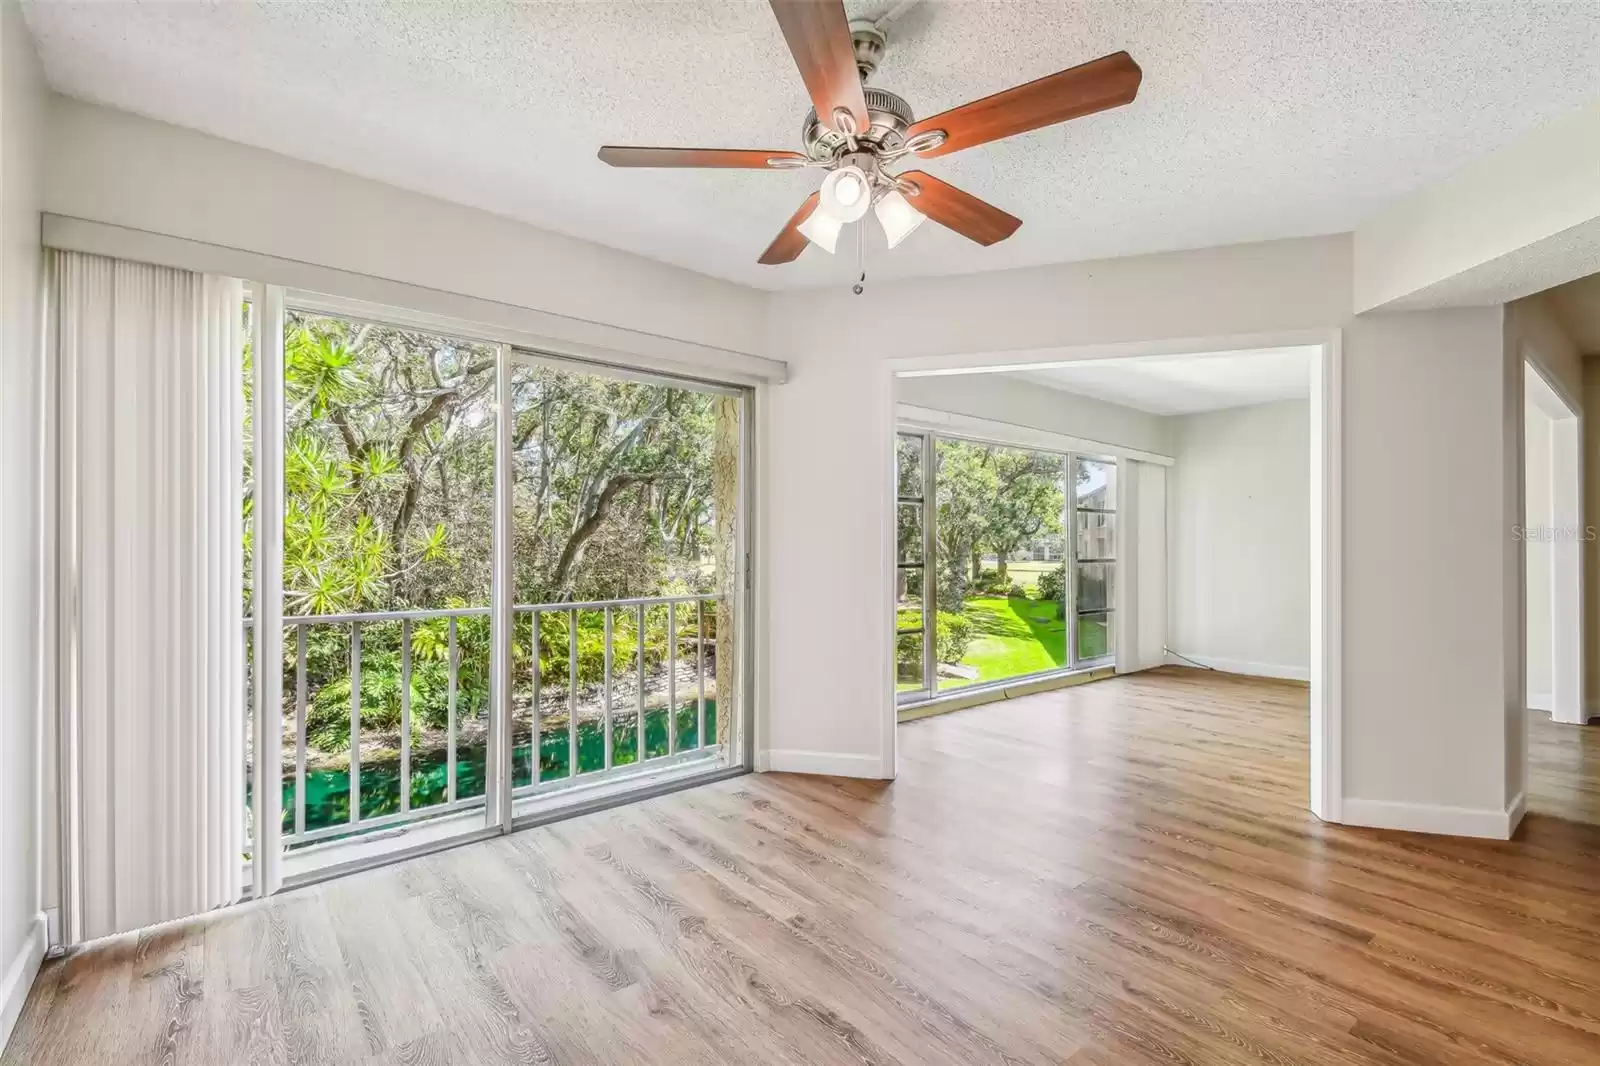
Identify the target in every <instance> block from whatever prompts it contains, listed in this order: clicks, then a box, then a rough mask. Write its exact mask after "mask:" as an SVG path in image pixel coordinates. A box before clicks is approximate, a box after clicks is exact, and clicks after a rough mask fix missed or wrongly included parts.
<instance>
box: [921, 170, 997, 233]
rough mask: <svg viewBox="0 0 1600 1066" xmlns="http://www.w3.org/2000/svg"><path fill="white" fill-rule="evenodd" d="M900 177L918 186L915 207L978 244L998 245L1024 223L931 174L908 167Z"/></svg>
mask: <svg viewBox="0 0 1600 1066" xmlns="http://www.w3.org/2000/svg"><path fill="white" fill-rule="evenodd" d="M897 177H899V178H901V179H903V180H905V181H909V182H912V183H914V184H915V185H916V186H917V194H916V195H915V196H912V197H910V201H911V206H912V207H914V208H916V209H917V210H918V211H921V212H922V213H923V214H925V215H927V216H928V217H929V218H931V219H933V220H934V221H935V222H937V223H939V225H941V226H944V227H947V228H948V229H953V230H955V231H956V232H957V233H959V234H961V235H962V236H963V237H966V238H967V239H968V240H974V241H977V242H978V243H979V244H996V243H998V242H1000V241H1003V240H1005V239H1006V238H1007V237H1009V236H1011V235H1012V234H1013V233H1015V232H1017V227H1018V226H1020V225H1022V219H1020V218H1018V217H1016V216H1015V215H1008V214H1006V213H1005V212H1004V211H1002V210H1000V209H999V208H998V207H996V206H994V205H993V204H990V203H985V202H984V201H982V200H980V199H978V198H977V197H976V196H973V195H972V194H971V193H967V192H962V191H961V190H960V189H958V188H956V187H955V186H954V185H947V184H945V183H944V182H942V181H940V180H939V179H938V178H936V177H934V176H933V175H932V174H929V173H926V172H924V171H921V170H908V171H906V172H905V173H904V174H899V175H897Z"/></svg>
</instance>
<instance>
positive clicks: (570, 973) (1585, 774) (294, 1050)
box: [3, 669, 1600, 1066]
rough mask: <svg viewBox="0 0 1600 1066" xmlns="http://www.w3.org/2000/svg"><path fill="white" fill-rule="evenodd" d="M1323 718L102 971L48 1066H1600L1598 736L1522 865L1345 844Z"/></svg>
mask: <svg viewBox="0 0 1600 1066" xmlns="http://www.w3.org/2000/svg"><path fill="white" fill-rule="evenodd" d="M1306 696H1307V693H1306V690H1305V689H1304V688H1303V687H1300V686H1295V685H1291V684H1287V683H1280V682H1270V681H1255V680H1243V679H1236V678H1229V677H1225V676H1220V675H1214V674H1204V673H1201V672H1198V671H1188V670H1176V669H1165V670H1161V671H1156V672H1152V673H1149V674H1141V675H1138V676H1135V677H1128V678H1119V679H1114V680H1109V681H1105V682H1100V683H1097V684H1093V685H1085V686H1082V687H1079V688H1072V689H1066V690H1064V691H1060V692H1054V693H1047V694H1043V695H1036V696H1030V697H1027V698H1025V699H1019V700H1015V701H1010V702H1006V703H1002V704H998V705H994V706H990V707H986V708H980V709H974V710H969V711H962V712H959V713H956V714H951V715H946V716H942V717H939V718H932V719H927V720H925V721H920V722H916V723H913V724H909V725H905V726H902V727H901V730H900V738H901V752H902V755H901V765H902V774H901V777H900V779H899V780H898V781H896V782H895V783H894V784H893V785H885V784H874V783H868V782H860V781H843V780H833V779H827V778H820V777H805V776H792V775H777V774H772V775H760V776H756V775H752V776H748V777H744V778H740V779H737V780H734V781H729V782H723V783H720V784H716V785H712V786H708V787H705V788H700V789H697V790H694V791H691V792H685V793H680V794H678V795H674V796H669V797H665V798H661V799H655V800H650V801H646V802H643V803H639V804H637V805H634V806H630V807H626V808H622V809H618V810H615V811H611V812H607V813H604V814H600V815H595V816H591V817H585V818H581V819H576V820H573V821H568V822H564V823H561V824H557V825H553V826H548V827H545V828H542V829H536V830H531V831H527V832H522V833H517V834H513V835H511V836H508V837H505V838H501V839H497V840H495V841H492V842H488V843H479V844H473V845H470V846H466V847H462V848H458V849H456V850H453V851H450V852H445V853H441V854H438V855H435V856H431V857H428V858H424V859H418V860H413V861H411V862H407V863H403V864H399V865H395V866H391V867H388V868H385V869H382V870H377V871H373V872H370V873H365V874H360V875H357V876H353V877H349V878H346V879H343V880H341V881H338V882H334V883H329V884H325V885H321V886H318V887H315V888H310V889H306V890H302V891H298V892H292V893H288V894H284V895H281V896H279V897H276V898H274V899H271V900H267V901H263V902H261V903H256V904H250V905H246V906H242V907H238V908H234V909H231V910H227V911H222V912H217V913H214V914H212V915H209V916H206V917H204V918H201V919H196V920H192V921H188V922H182V923H176V924H173V925H171V926H167V927H164V928H161V929H158V930H155V931H151V932H148V933H145V934H142V935H137V936H128V937H123V938H119V939H115V940H111V941H106V942H102V943H99V944H96V945H93V946H92V947H90V948H88V949H85V950H83V951H81V952H79V953H77V954H75V955H73V956H72V957H70V958H68V959H67V960H65V961H63V962H59V963H53V964H50V965H49V966H48V967H47V968H46V969H45V971H44V972H43V973H42V975H41V978H40V980H39V982H38V984H37V985H36V987H35V989H34V991H33V994H32V996H31V997H30V999H29V1002H28V1004H27V1006H26V1008H25V1011H24V1015H23V1017H22V1019H21V1021H20V1023H19V1026H18V1029H17V1031H16V1034H15V1036H14V1038H13V1040H12V1042H11V1046H10V1047H9V1049H8V1050H7V1051H6V1053H5V1055H4V1056H3V1062H4V1063H5V1066H13V1064H21V1063H32V1064H38V1066H54V1064H58V1063H60V1064H72V1066H82V1064H95V1063H116V1064H119V1066H121V1064H130V1063H146V1062H150V1063H155V1062H160V1063H175V1064H183V1063H197V1064H206V1066H217V1064H224V1066H231V1064H234V1063H257V1062H259V1063H301V1064H306V1063H356V1064H377V1063H502V1062H518V1063H671V1064H683V1063H702V1062H703V1063H763V1064H765V1063H794V1064H800V1063H807V1064H810V1063H888V1062H899V1063H908V1064H951V1066H955V1064H968V1063H980V1062H984V1063H987V1062H1004V1063H1063V1062H1065V1063H1073V1064H1085V1063H1105V1064H1118V1066H1122V1064H1141V1063H1222V1064H1234V1063H1277V1064H1283V1063H1302V1062H1303V1063H1326V1064H1341V1066H1345V1064H1351V1063H1384V1064H1416V1063H1449V1064H1477V1063H1596V1062H1600V895H1597V890H1600V828H1597V827H1596V825H1595V824H1594V823H1595V822H1596V821H1597V818H1596V814H1597V809H1600V802H1597V796H1600V792H1597V784H1600V759H1597V755H1596V753H1597V751H1600V744H1597V742H1596V741H1594V740H1593V739H1591V738H1592V737H1594V736H1596V735H1597V734H1596V732H1595V731H1592V730H1584V729H1577V728H1570V727H1560V726H1552V725H1551V724H1550V723H1549V721H1548V719H1547V718H1543V716H1540V717H1539V718H1536V719H1535V720H1534V721H1533V722H1532V734H1533V740H1534V747H1533V751H1534V766H1535V772H1534V775H1533V785H1534V789H1535V791H1534V795H1533V797H1532V800H1531V801H1530V806H1531V808H1532V813H1530V814H1529V815H1528V817H1527V819H1526V822H1525V825H1524V828H1523V830H1522V832H1521V833H1520V835H1519V837H1518V839H1517V840H1515V841H1513V842H1510V843H1493V842H1483V841H1469V840H1457V839H1448V838H1442V837H1427V836H1417V835H1409V834H1398V833H1382V832H1375V831H1366V830H1357V829H1346V828H1338V827H1330V826H1324V825H1322V824H1320V823H1319V822H1317V820H1316V819H1315V818H1313V817H1312V816H1311V815H1310V814H1309V813H1308V812H1307V811H1306V810H1305V794H1306V772H1307V753H1306V721H1305V719H1306Z"/></svg>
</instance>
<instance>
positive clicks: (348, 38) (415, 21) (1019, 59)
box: [26, 0, 1600, 288]
mask: <svg viewBox="0 0 1600 1066" xmlns="http://www.w3.org/2000/svg"><path fill="white" fill-rule="evenodd" d="M889 6H890V0H850V2H849V3H847V7H848V8H849V9H850V11H851V13H852V14H866V15H877V14H881V13H882V12H883V10H885V9H886V8H887V7H889ZM26 15H27V20H28V23H29V25H30V26H31V28H32V30H33V32H34V34H35V36H36V37H37V38H38V41H39V46H40V52H41V55H42V58H43V61H44V66H45V70H46V73H47V76H48V78H49V79H50V82H51V84H52V85H53V86H54V87H55V88H56V89H58V90H59V91H61V92H64V93H67V94H69V95H72V96H78V97H82V98H85V99H89V100H93V101H97V102H101V103H106V104H110V105H113V106H116V107H120V108H124V109H127V110H130V111H135V112H139V113H141V114H145V115H149V116H152V117H155V118H159V119H164V120H166V121H169V122H174V123H177V124H179V125H183V126H189V127H193V128H195V129H199V130H203V131H205V132H208V133H212V134H216V135H218V136H222V137H227V138H231V139H233V140H237V141H243V142H245V143H247V144H253V145H257V146H260V147H264V148H269V149H272V150H275V151H279V152H283V153H286V154H289V155H293V156H297V157H300V158H303V159H307V160H311V161H313V162H317V163H323V164H326V165H329V166H333V167H337V168H340V169H342V170H346V171H350V172H352V173H356V174H360V175H363V176H366V177H370V178H376V179H380V180H383V181H387V182H391V183H394V184H396V185H401V186H404V187H407V188H410V189H414V190H417V191H421V192H425V193H430V194H433V195H436V196H439V197H443V198H445V199H449V200H454V201H458V202H461V203H465V204H470V205H473V206H476V207H481V208H486V209H489V210H491V211H496V212H499V213H502V214H504V215H507V216H510V217H513V218H518V219H522V220H525V221H527V222H530V223H533V224H535V225H539V226H543V227H547V228H550V229H554V230H559V231H562V232H565V233H569V234H573V235H576V236H579V237H584V238H588V239H591V240H596V241H599V242H601V243H604V244H608V245H611V246H614V247H617V248H624V249H627V250H629V251H633V252H637V253H640V254H642V255H646V256H650V257H653V258H656V259H661V260H665V261H668V262H672V263H676V264H679V265H682V266H685V267H689V268H691V269H694V270H698V271H702V272H705V273H708V274H713V275H717V276H720V277H724V278H729V279H732V280H735V281H739V282H743V283H747V284H751V285H756V286H760V287H763V288H793V287H804V286H811V285H818V284H839V283H842V282H843V281H844V280H845V279H847V278H849V277H851V276H852V274H853V271H854V269H855V267H854V263H853V261H852V260H853V258H854V257H853V256H846V255H840V256H838V257H830V256H827V255H825V254H823V253H821V252H820V251H818V250H816V249H809V250H808V251H807V252H806V253H805V254H804V255H803V256H801V258H800V260H799V261H798V262H797V263H795V264H791V265H789V266H783V267H762V266H759V265H757V264H756V262H755V260H756V257H757V256H758V255H759V254H760V252H761V250H762V249H763V248H764V247H765V246H766V244H767V243H768V241H769V240H770V239H771V238H772V236H773V235H774V234H775V233H776V232H777V231H778V229H779V228H780V227H781V226H782V225H783V223H784V221H785V220H786V219H787V218H788V217H789V215H790V214H791V213H792V211H793V210H794V208H795V207H796V206H797V205H798V204H799V202H800V200H801V199H802V198H803V197H804V196H805V194H806V193H807V192H808V191H810V189H811V188H812V187H813V186H814V185H815V183H816V182H817V175H816V173H815V172H788V173H783V172H739V171H644V170H613V169H611V168H608V167H606V166H604V165H603V164H601V163H600V162H599V161H597V160H596V159H595V150H596V148H597V147H598V146H599V145H600V144H602V143H608V142H609V143H618V144H630V143H632V144H643V145H655V144H665V145H688V146H701V147H755V148H792V147H797V141H798V137H799V127H800V121H801V119H802V117H803V116H804V114H805V111H806V109H807V107H808V102H807V98H806V94H805V90H804V87H803V86H802V84H801V81H800V78H799V75H798V74H797V73H796V71H795V70H794V66H793V63H792V61H791V59H790V57H789V55H788V53H787V51H786V49H785V47H784V44H783V39H782V37H781V35H780V34H779V32H778V29H777V26H776V24H775V22H774V20H773V18H772V15H771V12H770V10H769V9H768V7H767V5H766V4H765V3H764V2H762V0H674V2H660V0H632V2H620V0H586V2H578V3H511V2H508V0H455V2H444V0H439V2H432V0H430V2H425V3H417V2H414V0H382V2H366V3H359V4H358V3H350V2H337V0H328V2H320V3H300V2H276V3H268V2H261V0H254V2H248V0H238V2H227V3H198V2H189V0H176V2H162V3H105V2H99V0H90V2H82V0H71V2H67V0H28V2H27V4H26ZM1121 48H1125V49H1127V50H1128V51H1129V52H1131V53H1132V54H1133V56H1134V58H1135V59H1136V60H1138V62H1139V63H1140V64H1141V65H1142V66H1143V68H1144V83H1143V87H1142V89H1141V92H1140V95H1139V99H1138V100H1137V101H1136V102H1135V103H1133V104H1132V105H1130V106H1128V107H1125V108H1121V109H1118V110H1115V111H1111V112H1107V113H1105V114H1102V115H1095V116H1091V117H1088V118H1084V119H1079V120H1077V121H1075V122H1071V123H1068V124H1066V125H1065V126H1061V127H1057V128H1053V129H1048V130H1042V131H1038V132H1035V133H1031V134H1026V135H1023V136H1020V137H1016V138H1013V139H1011V140H1008V141H1005V142H1000V143H996V144H993V145H989V146H986V147H982V148H975V149H970V150H968V151H966V152H963V153H960V154H957V155H953V156H949V157H946V158H943V159H938V160H931V161H929V163H928V164H927V167H928V169H929V170H930V171H931V172H933V173H935V174H937V175H938V176H940V177H943V178H945V179H946V180H948V181H951V182H954V183H955V184H957V185H959V186H961V187H963V188H965V189H967V190H968V191H970V192H972V193H974V194H976V195H978V196H982V197H984V198H985V199H988V200H990V201H992V202H994V203H995V204H997V205H998V206H1000V207H1003V208H1005V209H1006V210H1008V211H1010V212H1012V213H1013V214H1016V215H1018V216H1020V217H1021V218H1022V219H1023V222H1024V224H1023V227H1022V229H1021V230H1020V231H1019V232H1018V233H1017V235H1016V236H1014V237H1012V238H1011V239H1010V240H1008V241H1006V242H1003V243H1002V244H999V245H996V246H994V247H992V248H987V249H985V248H980V247H979V246H977V245H974V244H972V243H970V242H968V241H966V240H964V239H963V238H960V237H957V236H956V235H954V234H952V233H950V232H948V231H945V230H943V229H941V228H940V227H938V226H933V225H929V226H924V227H923V228H922V229H921V230H920V231H919V232H918V233H916V234H915V235H914V236H913V237H912V238H910V239H909V240H908V241H907V243H906V244H904V245H902V246H901V248H899V249H897V250H896V251H895V252H894V253H893V254H888V253H882V252H880V253H878V254H876V255H873V256H870V257H869V266H870V269H871V270H872V271H873V274H874V276H876V277H878V278H887V277H897V276H909V275H918V274H949V273H966V272H970V271H975V270H985V269H994V268H1000V267H1013V266H1022V265H1031V264H1039V263H1046V262H1057V261H1066V260H1080V259H1092V258H1099V257H1105V256H1117V255H1129V254H1136V253H1142V252H1152V251H1160V250H1167V249H1174V248H1185V247H1200V246H1206V245H1214V244H1227V243H1234V242H1240V241H1253V240H1262V239H1268V238H1277V237H1290V236H1305V235H1310V234H1319V233H1331V232H1341V231H1344V230H1348V229H1351V228H1353V227H1354V226H1355V225H1356V224H1357V222H1358V221H1360V220H1361V219H1362V218H1363V217H1364V216H1365V215H1366V214H1367V213H1368V212H1370V211H1371V210H1372V209H1373V208H1374V207H1376V206H1377V205H1379V204H1381V203H1382V202H1384V201H1385V200H1387V199H1389V198H1391V197H1393V196H1395V195H1397V194H1400V193H1403V192H1406V191H1408V190H1411V189H1413V188H1416V187H1418V186H1420V185H1422V184H1425V183H1427V182H1430V181H1433V180H1436V179H1438V178H1440V177H1442V176H1443V175H1445V174H1448V173H1449V172H1450V171H1452V170H1454V169H1455V168H1457V167H1459V166H1460V165H1461V164H1462V163H1463V162H1465V161H1467V160H1469V159H1471V158H1473V157H1474V156H1477V155H1480V154H1482V153H1483V152H1485V151H1487V150H1489V149H1492V148H1494V147H1496V146H1498V145H1500V144H1503V143H1505V142H1507V141H1508V140H1510V139H1512V138H1514V137H1515V136H1517V135H1518V134H1520V133H1522V132H1523V131H1525V130H1527V129H1529V128H1531V127H1533V126H1535V125H1537V124H1538V123H1540V122H1542V121H1543V120H1545V119H1547V118H1550V117H1552V116H1555V115H1558V114H1562V113H1565V112H1568V111H1570V110H1573V109H1575V108H1577V107H1579V106H1581V105H1582V104H1584V103H1585V102H1586V101H1588V100H1590V99H1593V98H1595V97H1597V96H1600V62H1596V61H1595V56H1596V55H1597V54H1600V4H1595V3H1529V2H1520V0H1518V2H1503V3H1425V2H1420V0H1393V2H1386V3H1347V2H1325V3H1301V2H1273V3H1264V2H1229V3H1196V2H1184V0H1154V2H1148V3H1123V2H1117V3H1112V2H1097V3H1084V2H1065V0H1042V2H1037V3H1033V2H1024V0H1013V2H1007V3H994V2H988V0H973V2H948V3H946V2H938V0H929V2H927V3H925V4H924V5H922V6H921V7H919V8H915V9H913V10H912V11H911V12H910V13H909V14H907V15H906V16H905V17H904V18H903V19H901V20H900V21H899V22H897V23H895V24H894V27H893V28H892V31H891V42H890V48H889V54H888V56H887V58H886V60H885V62H884V64H883V67H882V68H881V69H880V71H879V74H878V77H877V78H876V79H875V81H874V84H878V85H881V86H883V87H884V88H888V89H892V90H893V91H895V92H898V93H900V94H901V95H902V96H904V97H905V98H906V99H907V100H908V101H909V102H910V103H911V105H912V107H913V109H914V110H915V111H916V112H917V114H919V115H931V114H934V113H935V112H937V111H940V110H943V109H945V108H948V107H950V106H953V105H955V104H959V103H962V102H965V101H967V100H970V99H974V98H977V97H981V96H984V95H987V94H989V93H992V92H995V91H997V90H1000V89H1003V88H1006V87H1008V86H1010V85H1014V84H1017V83H1020V82H1024V81H1027V80H1030V79H1032V78H1036V77H1040V76H1042V75H1044V74H1047V73H1050V72H1053V71H1056V70H1060V69H1062V68H1064V67H1068V66H1072V65H1074V64H1077V63H1080V62H1083V61H1085V60H1088V59H1092V58H1094V57H1096V56H1100V55H1104V54H1106V53H1108V52H1112V51H1116V50H1117V49H1121ZM873 236H874V237H875V238H876V239H877V240H878V241H880V242H881V239H882V238H881V236H878V235H877V234H876V233H875V232H874V233H873ZM841 244H842V246H845V245H844V242H841Z"/></svg>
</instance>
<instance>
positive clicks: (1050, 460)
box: [982, 448, 1066, 584]
mask: <svg viewBox="0 0 1600 1066" xmlns="http://www.w3.org/2000/svg"><path fill="white" fill-rule="evenodd" d="M991 460H992V462H993V464H994V469H995V481H996V488H995V496H994V499H993V501H992V502H991V503H990V505H989V507H988V508H987V510H986V512H985V518H986V523H985V528H984V531H983V537H982V539H983V546H984V547H985V548H987V549H988V550H990V551H992V552H994V554H995V559H996V560H997V561H996V564H995V568H996V570H997V571H998V572H999V578H1000V583H1001V584H1005V583H1006V579H1007V574H1006V562H1007V560H1008V558H1009V557H1010V555H1011V554H1012V553H1013V552H1015V551H1016V550H1017V549H1018V548H1020V547H1022V546H1023V545H1024V544H1026V543H1028V542H1029V541H1031V540H1033V539H1034V538H1036V537H1039V536H1041V535H1044V534H1048V533H1060V532H1061V508H1062V506H1063V504H1064V503H1065V502H1066V499H1065V497H1064V495H1063V494H1062V492H1061V470H1062V463H1063V460H1062V459H1061V457H1060V456H1058V455H1046V454H1043V453H1041V452H1027V451H1022V450H1020V449H1016V448H996V449H994V450H993V452H992V453H991Z"/></svg>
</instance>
